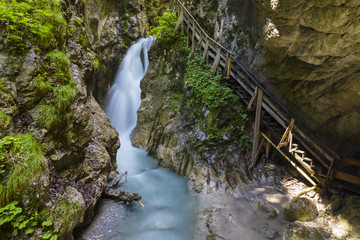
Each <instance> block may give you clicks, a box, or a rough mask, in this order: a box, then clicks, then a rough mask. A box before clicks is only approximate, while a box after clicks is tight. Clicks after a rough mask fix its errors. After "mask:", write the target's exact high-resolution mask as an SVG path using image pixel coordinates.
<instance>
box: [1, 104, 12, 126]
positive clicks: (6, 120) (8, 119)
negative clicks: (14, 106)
mask: <svg viewBox="0 0 360 240" xmlns="http://www.w3.org/2000/svg"><path fill="white" fill-rule="evenodd" d="M10 122H11V116H9V115H8V114H6V113H4V112H3V111H2V109H1V108H0V132H1V131H3V130H5V129H6V128H7V127H8V126H9V124H10Z"/></svg>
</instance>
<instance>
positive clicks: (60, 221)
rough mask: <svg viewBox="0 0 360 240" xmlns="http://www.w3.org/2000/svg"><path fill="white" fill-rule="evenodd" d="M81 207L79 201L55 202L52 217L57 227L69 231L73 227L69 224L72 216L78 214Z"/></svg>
mask: <svg viewBox="0 0 360 240" xmlns="http://www.w3.org/2000/svg"><path fill="white" fill-rule="evenodd" d="M81 211H82V208H81V207H80V203H79V202H67V201H64V200H63V201H60V202H58V203H57V204H56V207H55V209H54V210H53V211H52V213H51V214H52V217H51V219H53V221H54V222H56V225H57V227H58V228H59V229H61V230H62V231H63V232H68V231H71V230H72V228H73V227H75V226H71V225H69V223H71V222H72V218H73V217H74V216H77V215H79V213H81Z"/></svg>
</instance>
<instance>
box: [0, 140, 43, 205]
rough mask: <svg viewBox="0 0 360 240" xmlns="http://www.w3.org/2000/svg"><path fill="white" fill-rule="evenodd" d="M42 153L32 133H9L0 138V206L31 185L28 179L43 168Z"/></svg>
mask: <svg viewBox="0 0 360 240" xmlns="http://www.w3.org/2000/svg"><path fill="white" fill-rule="evenodd" d="M43 158H44V154H43V152H42V149H41V145H40V144H39V143H38V142H37V141H36V140H35V139H34V138H33V135H32V134H18V135H9V136H6V137H4V138H2V139H1V140H0V165H1V166H2V168H1V169H2V171H0V207H1V206H5V205H6V204H7V203H9V202H10V201H12V200H14V198H15V196H16V194H18V193H21V192H22V191H23V190H25V189H27V188H28V187H31V186H30V185H29V182H30V180H31V179H32V178H33V177H35V176H36V175H38V174H39V173H40V172H41V171H42V170H43V169H44V166H43V162H42V160H43Z"/></svg>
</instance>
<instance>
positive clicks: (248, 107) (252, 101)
mask: <svg viewBox="0 0 360 240" xmlns="http://www.w3.org/2000/svg"><path fill="white" fill-rule="evenodd" d="M257 92H258V86H256V87H255V90H254V94H253V95H252V96H251V99H250V101H249V104H248V106H247V108H246V110H247V111H250V109H251V108H252V105H253V103H254V101H255V99H256V96H257Z"/></svg>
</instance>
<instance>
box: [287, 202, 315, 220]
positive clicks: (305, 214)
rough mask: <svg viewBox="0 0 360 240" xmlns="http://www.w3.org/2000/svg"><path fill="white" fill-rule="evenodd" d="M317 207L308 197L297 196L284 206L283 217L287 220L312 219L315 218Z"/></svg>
mask: <svg viewBox="0 0 360 240" xmlns="http://www.w3.org/2000/svg"><path fill="white" fill-rule="evenodd" d="M317 214H318V212H317V207H316V205H315V203H314V202H313V201H311V200H310V199H309V198H304V197H300V198H299V197H297V198H294V199H292V200H291V202H290V203H289V204H287V205H286V206H285V208H284V215H285V218H286V219H288V220H289V221H302V222H307V221H312V220H314V219H315V218H316V216H317Z"/></svg>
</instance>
